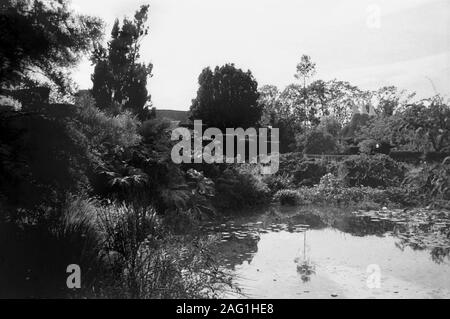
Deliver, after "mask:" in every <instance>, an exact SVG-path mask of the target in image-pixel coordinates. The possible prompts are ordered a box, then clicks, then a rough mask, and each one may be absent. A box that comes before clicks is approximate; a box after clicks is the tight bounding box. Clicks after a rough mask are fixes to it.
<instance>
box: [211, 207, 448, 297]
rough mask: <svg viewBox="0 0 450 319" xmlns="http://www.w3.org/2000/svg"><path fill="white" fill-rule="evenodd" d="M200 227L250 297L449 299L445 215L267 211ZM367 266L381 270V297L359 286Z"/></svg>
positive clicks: (428, 212)
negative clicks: (212, 237)
mask: <svg viewBox="0 0 450 319" xmlns="http://www.w3.org/2000/svg"><path fill="white" fill-rule="evenodd" d="M204 230H205V231H206V232H208V233H212V234H215V235H217V234H219V235H220V236H221V241H220V243H219V248H218V257H219V260H220V263H221V265H223V266H224V267H227V268H228V269H230V270H231V271H233V272H234V273H235V274H236V275H237V278H238V279H237V280H238V282H239V285H242V286H243V287H244V288H246V289H244V290H246V292H247V293H249V294H250V295H251V296H254V297H261V298H263V297H271V298H276V297H281V298H294V297H295V298H302V297H305V296H307V297H314V298H316V297H317V298H329V297H330V296H332V297H335V296H351V295H352V294H353V295H354V297H357V298H359V297H367V298H372V297H379V296H378V295H377V293H379V294H381V295H382V296H383V297H389V298H390V297H393V298H398V297H399V296H400V297H401V296H408V297H412V298H414V297H418V296H422V297H427V296H435V297H436V296H437V297H441V296H446V297H450V267H449V258H450V257H449V256H450V214H449V213H448V212H438V211H436V212H434V211H423V210H408V211H405V210H381V211H356V212H354V211H351V210H350V211H345V210H342V209H336V208H334V209H333V208H327V209H326V208H314V207H312V208H286V207H276V206H274V207H271V208H270V209H268V210H267V211H265V212H263V213H261V212H256V213H254V214H249V215H245V216H235V217H229V218H227V219H225V220H223V221H221V222H219V223H210V224H207V225H205V227H204ZM430 257H431V258H430ZM369 264H379V265H380V267H381V269H382V270H383V276H384V277H383V278H384V280H385V282H384V283H383V285H382V287H383V289H381V291H382V292H377V291H370V290H368V288H367V285H366V276H367V273H366V267H367V266H368V265H369ZM435 287H438V288H435ZM314 294H315V295H314Z"/></svg>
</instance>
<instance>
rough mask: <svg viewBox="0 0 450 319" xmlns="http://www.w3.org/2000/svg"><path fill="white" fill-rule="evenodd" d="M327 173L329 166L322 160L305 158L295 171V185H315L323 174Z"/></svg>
mask: <svg viewBox="0 0 450 319" xmlns="http://www.w3.org/2000/svg"><path fill="white" fill-rule="evenodd" d="M326 173H327V166H326V164H325V163H324V162H322V161H315V160H304V161H302V162H301V163H300V164H298V166H297V169H296V170H295V171H294V180H293V182H294V183H295V185H298V186H313V185H316V184H318V183H319V182H320V179H321V178H322V176H324V175H325V174H326Z"/></svg>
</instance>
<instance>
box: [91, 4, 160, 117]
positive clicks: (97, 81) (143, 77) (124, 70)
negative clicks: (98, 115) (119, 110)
mask: <svg viewBox="0 0 450 319" xmlns="http://www.w3.org/2000/svg"><path fill="white" fill-rule="evenodd" d="M148 9H149V6H148V5H144V6H141V8H140V9H139V10H138V11H136V13H135V15H134V18H133V19H132V20H130V19H127V18H126V19H124V20H123V22H122V26H120V23H119V20H116V21H115V22H114V26H113V29H112V31H111V40H110V41H109V43H108V48H107V49H106V48H103V47H100V46H97V48H96V50H95V51H94V53H93V55H92V62H93V63H94V64H95V70H94V74H93V75H92V82H93V88H92V93H93V96H94V98H95V101H96V103H97V106H98V107H99V108H101V109H107V108H110V107H111V105H113V103H118V104H121V105H122V104H123V106H124V107H125V108H126V109H129V110H131V111H133V113H134V114H136V115H138V116H139V117H140V118H141V119H146V118H147V117H148V116H149V110H148V108H146V107H148V105H147V104H148V103H149V102H150V95H149V94H148V92H147V88H146V86H147V78H148V77H149V76H151V73H152V69H153V65H152V64H151V63H149V64H145V63H140V62H138V60H139V58H140V53H139V50H140V42H141V41H142V39H143V38H144V37H145V36H146V35H147V34H148V27H147V26H146V22H147V19H148Z"/></svg>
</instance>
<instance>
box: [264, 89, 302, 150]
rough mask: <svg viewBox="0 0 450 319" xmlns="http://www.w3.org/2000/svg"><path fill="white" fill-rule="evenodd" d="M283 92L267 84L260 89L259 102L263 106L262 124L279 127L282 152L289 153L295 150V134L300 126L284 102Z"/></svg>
mask: <svg viewBox="0 0 450 319" xmlns="http://www.w3.org/2000/svg"><path fill="white" fill-rule="evenodd" d="M280 95H281V92H280V91H279V90H278V88H277V87H276V86H274V85H265V86H263V87H261V89H260V90H259V100H258V103H259V104H260V105H261V107H262V116H261V124H262V125H265V126H269V125H270V126H272V127H276V128H278V129H279V134H280V136H279V137H280V152H281V153H287V152H292V151H294V150H295V134H296V133H297V129H298V127H297V126H296V122H295V118H294V117H293V116H292V113H291V109H290V107H289V106H288V105H287V104H286V103H282V100H281V97H280Z"/></svg>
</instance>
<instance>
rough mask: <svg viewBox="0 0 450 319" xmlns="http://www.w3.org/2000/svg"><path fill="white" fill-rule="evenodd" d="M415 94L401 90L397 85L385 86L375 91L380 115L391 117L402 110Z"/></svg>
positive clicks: (374, 95)
mask: <svg viewBox="0 0 450 319" xmlns="http://www.w3.org/2000/svg"><path fill="white" fill-rule="evenodd" d="M414 96H415V93H408V92H407V91H406V90H399V89H398V88H397V87H395V86H384V87H381V88H379V89H378V90H376V91H375V92H373V97H374V99H375V101H376V102H375V103H376V104H377V110H378V113H379V115H381V117H383V118H389V117H390V116H392V115H394V114H395V113H396V112H398V111H402V109H404V108H405V107H406V105H408V104H409V103H410V101H411V99H412V98H413V97H414Z"/></svg>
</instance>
